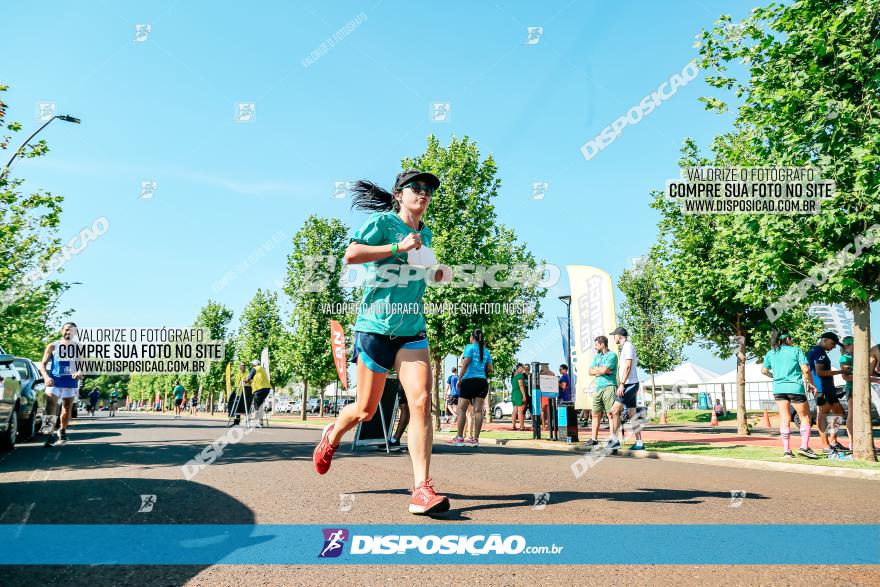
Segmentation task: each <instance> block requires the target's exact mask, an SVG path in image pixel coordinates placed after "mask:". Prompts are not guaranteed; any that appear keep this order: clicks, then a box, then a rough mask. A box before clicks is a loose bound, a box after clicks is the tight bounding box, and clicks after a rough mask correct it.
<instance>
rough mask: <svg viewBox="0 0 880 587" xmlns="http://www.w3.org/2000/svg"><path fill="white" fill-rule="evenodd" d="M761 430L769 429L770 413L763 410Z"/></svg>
mask: <svg viewBox="0 0 880 587" xmlns="http://www.w3.org/2000/svg"><path fill="white" fill-rule="evenodd" d="M761 428H770V413H769V412H767V410H764V417H763V418H761Z"/></svg>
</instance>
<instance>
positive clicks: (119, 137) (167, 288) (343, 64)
mask: <svg viewBox="0 0 880 587" xmlns="http://www.w3.org/2000/svg"><path fill="white" fill-rule="evenodd" d="M754 5H755V0H751V1H749V2H741V1H729V2H723V3H721V2H709V1H708V0H706V1H702V2H700V1H681V2H676V3H675V4H674V9H673V8H671V6H672V5H670V4H664V3H647V2H639V1H628V2H625V1H624V2H614V3H611V2H558V3H557V2H552V3H538V2H501V1H500V0H499V1H488V2H462V1H459V2H446V3H441V4H437V3H428V4H417V3H404V2H392V1H390V0H387V1H384V2H383V1H381V0H380V1H379V2H372V3H370V2H365V3H355V2H334V3H313V2H290V3H286V2H285V3H281V2H271V3H269V2H251V3H245V4H238V5H235V6H232V5H230V6H226V7H219V6H218V5H216V4H215V3H210V2H204V1H201V2H175V3H171V2H139V3H137V4H136V5H135V4H125V5H123V4H121V3H117V2H111V1H105V2H84V3H77V4H76V5H73V4H65V3H53V4H52V5H51V6H47V5H45V4H44V3H25V2H17V3H14V4H9V5H7V6H6V7H5V8H4V11H3V20H4V25H5V26H4V33H3V37H2V39H0V54H2V55H4V56H5V59H4V64H3V79H2V82H3V83H6V84H9V85H10V86H11V91H10V92H8V93H7V95H6V98H5V99H6V101H7V102H8V103H9V104H10V112H9V118H10V119H16V120H21V121H22V122H23V123H24V125H25V129H26V130H30V129H33V128H35V127H36V126H37V125H38V122H37V120H36V104H37V103H38V102H54V103H55V104H56V107H57V113H59V114H65V113H70V114H72V115H74V116H77V117H80V118H82V120H83V123H82V124H81V125H79V126H77V125H71V124H65V123H63V122H60V121H55V122H54V123H52V125H51V126H50V127H49V128H48V129H47V130H46V131H44V133H43V135H42V138H45V139H47V140H48V141H49V143H50V146H51V148H52V151H51V153H50V154H49V156H47V157H44V158H42V159H39V160H24V161H19V162H18V163H17V164H16V167H15V174H16V175H18V176H21V177H25V178H26V179H27V180H28V184H27V185H28V186H29V187H31V188H38V187H39V188H44V189H47V190H49V191H52V192H56V193H59V194H63V195H64V196H65V206H64V218H63V222H62V226H61V236H62V237H64V238H65V239H66V238H69V237H70V236H73V235H74V234H76V233H78V232H79V230H80V229H81V228H82V227H83V226H86V225H90V224H91V223H92V222H93V221H94V219H95V218H97V217H100V216H104V217H106V218H107V219H108V220H109V222H110V228H109V230H108V231H107V233H106V234H105V235H104V236H102V237H101V238H100V239H98V240H97V241H96V242H94V243H93V244H91V245H90V246H89V248H88V249H87V250H86V251H85V252H84V253H83V254H81V255H79V256H77V257H76V258H74V259H73V260H71V261H70V262H69V263H68V264H67V265H66V266H65V271H64V273H63V277H64V278H65V279H66V280H68V281H74V282H82V285H77V286H74V287H73V289H71V290H70V291H69V292H68V294H66V295H65V297H64V298H63V300H62V301H63V303H64V305H65V306H67V307H73V308H75V309H76V313H75V318H76V320H77V321H78V322H80V323H81V324H83V325H90V326H162V325H167V326H177V325H185V324H190V323H191V322H192V320H193V318H194V317H195V315H196V313H197V311H198V309H199V308H200V307H201V306H202V305H203V304H204V303H205V302H206V300H207V299H208V298H214V299H216V300H218V301H220V302H222V303H224V304H226V305H227V306H229V307H230V308H232V309H233V310H234V311H235V312H236V316H237V315H238V313H239V312H240V311H241V309H242V308H243V307H244V305H245V303H246V302H247V301H248V299H249V298H250V297H251V296H252V295H253V292H254V291H255V290H256V288H257V287H270V288H274V287H277V283H278V280H280V279H281V278H282V277H283V275H284V270H285V256H286V254H287V253H288V251H289V248H290V247H289V244H288V243H289V240H290V237H292V235H293V234H294V233H295V232H296V230H297V229H298V228H299V226H300V225H301V224H302V221H303V220H304V219H305V217H306V216H307V215H309V214H313V213H314V214H320V215H332V216H338V217H340V218H342V219H343V220H344V221H345V222H346V223H347V224H348V225H349V226H355V225H358V224H360V222H361V221H362V220H363V216H362V215H360V214H357V213H352V212H350V211H349V201H347V200H336V199H332V198H331V195H332V193H333V187H334V182H335V181H345V180H353V179H358V178H372V179H374V180H376V181H379V182H380V183H383V184H384V185H386V186H388V187H390V184H391V182H392V180H393V177H394V175H395V174H396V172H397V170H398V169H399V161H400V159H401V158H402V157H405V156H411V155H416V154H418V153H420V152H421V151H423V149H424V146H425V141H426V137H427V136H428V135H429V134H431V133H433V134H435V135H437V136H438V137H439V138H440V140H441V141H442V142H444V143H445V142H448V140H449V138H450V137H451V136H452V135H456V136H459V137H461V136H464V135H467V136H469V137H471V138H472V139H474V140H475V141H477V143H478V145H479V147H480V149H481V152H482V153H483V154H484V155H486V154H490V153H491V154H492V155H493V156H494V157H495V159H496V160H497V163H498V169H499V175H500V178H501V180H502V182H503V183H502V188H501V193H500V196H499V198H498V200H497V202H496V205H497V209H498V215H499V219H500V221H501V222H503V223H504V224H506V225H509V226H512V227H514V228H515V229H516V232H517V234H518V235H519V237H520V238H521V239H522V240H524V241H526V242H527V243H528V244H529V247H530V248H531V250H532V251H533V252H534V253H535V254H536V255H537V256H538V257H543V258H545V259H547V260H548V261H549V262H552V263H555V264H558V265H560V266H562V265H565V264H586V265H594V266H598V267H602V268H604V269H605V270H607V271H608V272H609V273H611V275H612V277H613V278H614V279H615V280H616V279H617V277H618V276H619V275H620V272H621V271H622V270H623V269H625V268H626V267H628V266H629V264H630V259H631V258H633V257H636V256H639V255H642V254H644V253H645V252H646V251H647V249H648V247H649V246H650V245H651V243H652V242H653V241H654V238H655V235H656V221H657V216H656V214H655V213H654V212H653V211H652V210H651V209H650V208H649V207H648V201H649V191H650V190H652V189H656V188H659V187H662V186H663V185H664V181H665V180H666V179H667V178H670V177H676V176H677V175H678V170H677V168H676V165H675V164H676V160H677V158H678V149H679V147H680V145H681V142H682V139H683V138H685V137H687V136H691V137H694V138H695V139H696V140H697V141H698V142H699V143H700V144H702V145H705V144H707V143H708V141H709V140H710V139H711V137H712V136H713V135H715V134H717V133H719V132H722V131H723V130H724V129H725V128H726V125H728V124H729V123H730V120H731V119H730V117H729V116H728V117H719V116H717V115H714V114H710V113H706V112H705V111H704V110H703V108H702V104H701V103H699V102H698V101H697V98H698V97H699V96H701V95H703V94H706V93H708V88H707V86H706V85H705V84H704V83H703V82H702V81H701V77H700V78H698V79H697V80H694V81H693V82H691V83H690V84H689V85H687V86H686V87H684V88H682V89H680V90H679V91H678V93H677V94H676V95H675V96H674V97H672V98H671V99H669V100H668V101H666V102H664V103H663V104H662V105H661V106H660V107H659V108H657V109H656V110H655V111H654V112H653V113H651V114H650V115H649V116H648V117H646V118H645V119H643V120H642V121H641V122H640V123H639V124H638V125H636V126H632V127H627V128H626V129H625V130H624V132H623V134H622V135H621V136H620V137H618V139H617V140H616V141H615V142H614V143H613V144H612V145H610V146H609V147H608V148H606V149H605V150H604V151H602V152H601V153H599V154H598V155H597V156H596V157H594V158H593V159H592V160H590V161H587V160H585V159H584V157H583V156H582V154H581V153H580V151H579V148H580V146H581V145H582V144H583V143H584V142H586V141H587V140H588V139H590V138H592V137H594V136H596V135H597V134H598V133H599V132H600V131H601V129H602V128H603V127H605V126H607V125H608V124H610V123H611V122H612V121H613V120H614V119H616V118H617V117H618V116H620V115H622V114H624V113H625V111H626V110H627V109H629V108H630V107H631V106H634V105H636V104H638V102H639V101H640V100H641V99H642V98H643V97H644V96H646V95H647V94H649V93H650V92H652V91H653V90H655V89H656V88H657V87H658V85H660V83H661V82H664V81H666V80H668V79H669V77H670V76H671V75H672V74H674V73H677V72H680V71H681V69H682V68H683V67H684V65H685V64H686V63H687V62H688V61H689V60H690V59H692V58H693V57H694V56H695V49H693V47H692V44H693V42H694V35H695V34H697V33H698V32H699V31H700V29H701V28H703V27H708V26H711V23H712V21H713V20H714V19H716V18H717V17H718V15H719V14H721V13H722V12H727V13H730V14H732V15H733V16H734V18H735V19H736V18H740V17H743V16H745V15H746V14H748V12H749V11H750V9H751V8H752V7H753V6H754ZM361 13H363V15H365V17H366V20H363V22H361V24H360V25H359V26H357V28H356V29H355V30H354V31H352V32H351V34H350V35H349V36H347V37H345V38H343V39H341V40H339V41H337V42H336V44H335V46H334V47H332V48H331V49H330V50H329V51H327V52H326V53H325V54H323V55H322V56H320V58H319V59H318V60H317V61H316V62H315V63H313V64H311V65H310V66H308V67H304V66H303V64H302V60H303V59H304V58H305V57H306V56H308V55H309V54H310V53H311V52H312V51H313V50H315V49H316V48H318V47H319V46H320V45H321V43H322V42H324V41H326V39H327V38H328V37H331V36H332V35H333V34H334V32H336V31H337V30H338V29H340V28H341V27H343V26H344V25H345V24H346V23H347V22H348V21H350V20H352V19H354V18H355V17H357V16H358V15H359V14H361ZM361 18H362V19H363V17H361ZM136 24H149V25H150V27H151V30H150V32H149V36H148V38H147V39H146V41H144V42H135V41H134V38H135V25H136ZM530 26H540V27H543V28H544V30H543V35H542V36H541V38H540V41H539V42H538V43H537V44H526V38H527V27H530ZM237 102H254V103H255V104H256V117H255V120H254V121H253V122H250V123H241V122H236V121H235V120H234V114H235V110H236V106H235V104H236V103H237ZM433 102H448V103H450V104H451V120H450V121H449V122H444V123H438V122H433V121H431V120H430V118H429V110H430V104H431V103H433ZM143 181H156V182H157V190H156V192H155V195H154V197H153V198H152V199H149V200H144V199H141V198H140V191H141V182H143ZM537 181H546V182H548V183H549V186H550V187H549V191H548V192H547V194H546V197H545V198H544V199H543V200H532V199H531V198H530V196H531V189H532V188H531V186H532V182H537ZM278 231H282V232H283V234H284V235H285V240H284V243H283V244H282V245H280V246H277V247H275V248H273V249H272V250H271V251H270V252H269V253H268V254H266V255H265V256H263V257H262V258H261V259H260V260H259V262H257V263H255V264H253V265H252V266H250V267H249V268H248V269H247V271H246V272H245V273H244V275H243V276H241V277H239V278H238V279H236V280H234V281H233V282H232V283H230V284H229V285H228V286H227V287H225V288H224V289H223V290H222V291H220V292H219V293H216V292H215V291H214V290H213V285H214V284H215V282H217V281H218V280H219V279H220V278H221V277H223V275H224V274H225V273H226V272H227V271H229V270H230V269H235V266H236V264H238V263H240V262H242V261H244V260H245V259H246V258H247V257H248V255H249V254H250V253H252V252H253V251H254V250H255V249H257V248H258V247H259V246H260V245H261V243H263V242H264V241H265V240H266V239H267V238H269V237H271V236H272V235H274V234H276V233H278ZM564 293H568V286H567V283H566V281H565V279H564V278H563V281H562V282H561V283H560V284H559V286H557V287H556V288H554V289H553V290H551V291H550V292H549V294H548V297H547V302H546V304H545V308H546V315H547V318H548V320H547V322H546V323H545V325H543V326H542V327H541V328H539V329H538V330H537V331H536V332H535V334H534V335H533V336H532V337H531V338H530V340H529V341H528V342H527V344H526V346H527V347H528V346H529V345H541V341H543V340H549V338H548V337H551V336H555V337H556V338H555V339H554V340H553V342H552V345H549V346H548V347H547V348H548V350H547V351H545V353H544V354H545V355H546V359H545V360H549V361H551V362H556V361H558V360H561V359H562V350H561V345H560V342H559V334H558V326H557V324H556V319H555V318H556V316H557V315H562V314H563V313H564V306H563V305H562V304H561V303H560V302H558V301H557V300H556V297H557V296H558V295H561V294H564ZM875 315H876V309H875ZM875 326H876V321H875ZM689 355H690V357H691V358H692V360H695V361H696V362H698V363H701V364H703V365H704V366H706V367H708V368H711V369H713V370H716V371H719V372H722V371H727V370H728V369H730V368H732V366H733V362H732V361H726V362H722V361H719V360H717V359H715V358H714V357H712V356H711V355H710V354H709V353H707V352H705V351H702V350H699V349H693V350H692V351H691V352H690V353H689Z"/></svg>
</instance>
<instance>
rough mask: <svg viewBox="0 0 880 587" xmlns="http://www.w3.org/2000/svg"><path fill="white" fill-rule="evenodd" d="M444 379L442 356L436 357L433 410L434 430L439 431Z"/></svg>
mask: <svg viewBox="0 0 880 587" xmlns="http://www.w3.org/2000/svg"><path fill="white" fill-rule="evenodd" d="M442 381H443V364H442V363H441V361H440V357H434V394H433V395H434V398H433V403H434V407H433V408H432V410H431V411H432V412H434V430H436V431H438V432H439V431H440V385H441V382H442Z"/></svg>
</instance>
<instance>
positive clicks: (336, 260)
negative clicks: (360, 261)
mask: <svg viewBox="0 0 880 587" xmlns="http://www.w3.org/2000/svg"><path fill="white" fill-rule="evenodd" d="M347 233H348V228H347V227H346V226H345V225H344V224H343V223H342V221H340V220H339V219H336V218H320V217H318V216H315V215H312V216H309V217H308V218H307V219H306V221H305V223H304V224H303V226H302V228H300V229H299V231H297V233H296V234H295V235H294V237H293V250H292V251H291V253H290V254H289V255H288V256H287V277H286V281H285V285H284V292H285V293H286V294H287V295H288V296H289V297H290V301H291V303H292V305H293V319H292V323H293V338H292V341H291V345H290V355H289V357H290V365H291V371H292V373H293V376H294V377H295V378H296V379H297V380H299V381H302V382H303V393H302V404H303V410H302V419H303V420H305V419H306V418H307V416H306V403H307V401H308V396H309V384H310V383H311V384H314V385H317V386H318V388H319V396H320V400H321V402H320V408H319V410H320V412H319V413H320V415H323V413H324V389H325V387H326V386H327V385H328V384H329V383H330V382H332V381H334V380H335V379H336V377H337V374H336V367H335V365H334V363H333V354H332V350H331V348H330V320H337V321H339V323H340V324H341V325H343V327H344V326H345V325H346V324H348V323H350V322H351V316H350V315H347V314H337V313H336V309H337V308H339V307H340V304H342V303H344V302H346V301H348V300H349V299H350V296H349V295H347V294H346V291H345V290H344V289H343V288H342V286H341V285H340V283H339V273H338V268H339V267H341V266H342V262H343V261H342V260H343V256H344V255H345V248H346V247H347V245H348V234H347ZM328 308H329V311H328Z"/></svg>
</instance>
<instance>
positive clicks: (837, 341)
mask: <svg viewBox="0 0 880 587" xmlns="http://www.w3.org/2000/svg"><path fill="white" fill-rule="evenodd" d="M819 338H827V339H830V340H833V341H834V344H840V337H839V336H837V335H836V334H835V333H833V332H826V333H824V334H823V335H822V336H820V337H819Z"/></svg>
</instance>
